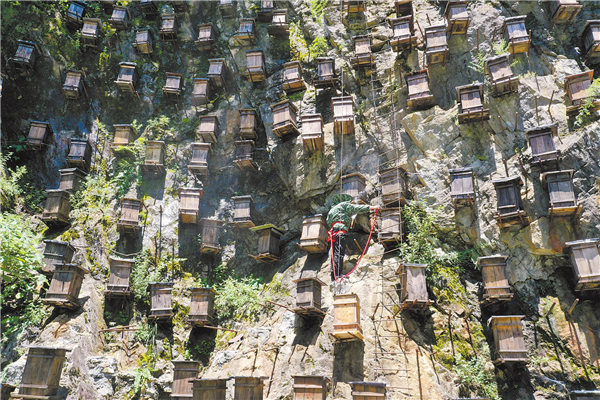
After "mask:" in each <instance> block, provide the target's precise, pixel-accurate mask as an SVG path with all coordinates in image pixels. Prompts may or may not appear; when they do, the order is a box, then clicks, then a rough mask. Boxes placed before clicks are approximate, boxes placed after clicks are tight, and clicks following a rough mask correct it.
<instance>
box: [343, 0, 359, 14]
mask: <svg viewBox="0 0 600 400" xmlns="http://www.w3.org/2000/svg"><path fill="white" fill-rule="evenodd" d="M342 9H343V11H344V12H345V13H347V14H357V13H362V12H365V0H342Z"/></svg>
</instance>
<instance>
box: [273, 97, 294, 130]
mask: <svg viewBox="0 0 600 400" xmlns="http://www.w3.org/2000/svg"><path fill="white" fill-rule="evenodd" d="M271 110H272V111H273V133H274V134H276V135H277V136H279V137H280V138H281V139H282V140H287V139H289V138H291V137H292V136H296V135H298V134H299V133H300V131H298V123H297V114H298V109H297V108H296V106H294V104H293V103H292V102H291V101H289V100H284V101H281V102H279V103H276V104H273V105H272V106H271Z"/></svg>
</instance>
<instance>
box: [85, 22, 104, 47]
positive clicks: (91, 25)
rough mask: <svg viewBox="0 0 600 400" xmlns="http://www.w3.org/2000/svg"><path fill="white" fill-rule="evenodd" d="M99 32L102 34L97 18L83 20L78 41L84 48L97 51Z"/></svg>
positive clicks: (100, 23) (100, 24)
mask: <svg viewBox="0 0 600 400" xmlns="http://www.w3.org/2000/svg"><path fill="white" fill-rule="evenodd" d="M100 32H102V21H101V20H100V19H99V18H84V19H83V28H81V34H80V36H79V41H80V43H81V45H83V46H84V47H91V48H93V49H98V47H99V46H100Z"/></svg>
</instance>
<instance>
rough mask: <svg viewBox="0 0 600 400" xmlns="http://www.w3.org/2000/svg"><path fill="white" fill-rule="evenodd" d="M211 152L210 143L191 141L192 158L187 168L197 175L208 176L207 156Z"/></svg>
mask: <svg viewBox="0 0 600 400" xmlns="http://www.w3.org/2000/svg"><path fill="white" fill-rule="evenodd" d="M210 153H212V145H211V144H210V143H192V160H191V161H190V163H189V165H188V170H189V171H190V172H191V173H192V174H194V175H196V176H198V177H200V178H201V177H208V175H209V170H208V156H209V155H210Z"/></svg>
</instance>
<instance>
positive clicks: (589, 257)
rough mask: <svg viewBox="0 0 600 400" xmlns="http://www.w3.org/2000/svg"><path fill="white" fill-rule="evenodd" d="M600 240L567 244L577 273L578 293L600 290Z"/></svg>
mask: <svg viewBox="0 0 600 400" xmlns="http://www.w3.org/2000/svg"><path fill="white" fill-rule="evenodd" d="M599 243H600V240H599V239H597V238H595V239H584V240H576V241H573V242H567V243H565V246H566V249H567V251H570V253H571V266H572V267H573V272H574V273H575V279H576V282H577V283H576V285H575V290H576V291H577V292H586V291H598V290H600V252H599V249H598V245H599Z"/></svg>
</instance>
